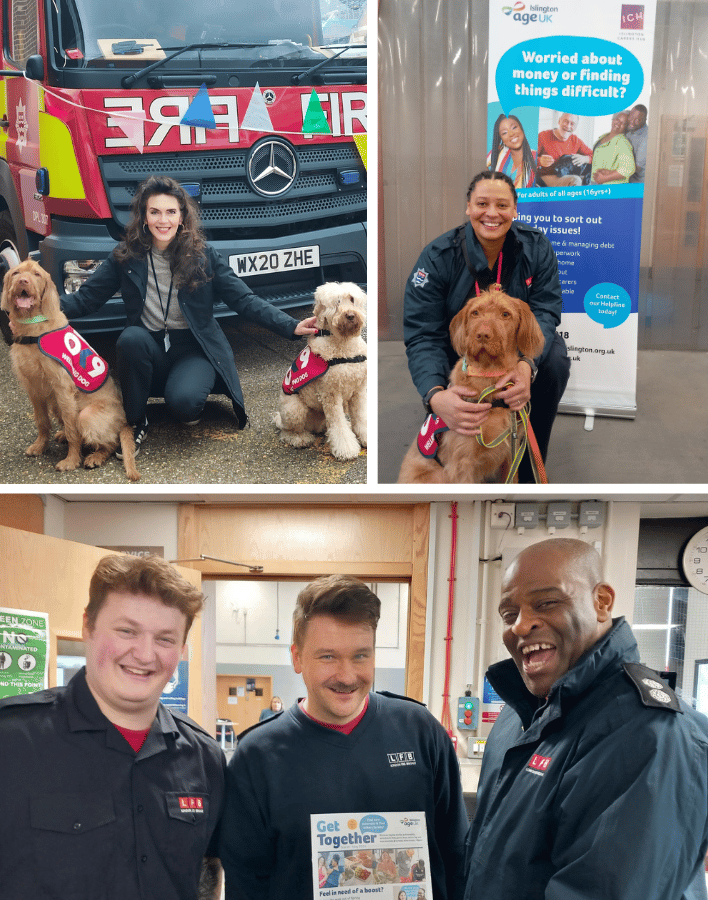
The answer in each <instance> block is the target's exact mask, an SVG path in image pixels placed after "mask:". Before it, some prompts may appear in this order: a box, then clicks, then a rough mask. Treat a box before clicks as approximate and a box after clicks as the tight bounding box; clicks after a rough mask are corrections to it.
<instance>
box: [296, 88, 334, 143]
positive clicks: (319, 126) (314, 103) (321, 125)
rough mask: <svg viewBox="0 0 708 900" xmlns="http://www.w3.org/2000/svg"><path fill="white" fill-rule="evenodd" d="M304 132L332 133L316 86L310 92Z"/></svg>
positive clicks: (303, 125)
mask: <svg viewBox="0 0 708 900" xmlns="http://www.w3.org/2000/svg"><path fill="white" fill-rule="evenodd" d="M302 133H303V134H332V129H331V128H330V127H329V125H328V123H327V116H325V114H324V110H323V109H322V104H321V103H320V100H319V97H318V96H317V94H316V92H315V90H314V88H313V91H312V93H311V94H310V102H309V103H308V104H307V112H306V113H305V121H304V122H303V123H302Z"/></svg>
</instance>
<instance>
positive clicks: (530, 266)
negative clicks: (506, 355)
mask: <svg viewBox="0 0 708 900" xmlns="http://www.w3.org/2000/svg"><path fill="white" fill-rule="evenodd" d="M516 200H517V198H516V189H515V188H514V184H513V182H512V181H511V179H510V178H509V177H508V176H507V175H504V174H503V173H502V172H490V171H483V172H480V173H479V174H478V175H476V176H475V177H474V178H473V179H472V183H471V184H470V186H469V189H468V192H467V209H466V215H467V217H468V221H467V222H466V223H465V224H464V225H461V226H459V227H458V228H455V229H453V230H452V231H448V232H446V233H445V234H443V235H441V236H440V237H439V238H437V239H436V240H434V241H433V242H432V243H430V244H428V246H427V247H426V248H425V249H424V250H423V252H422V254H421V255H420V257H419V259H418V262H417V263H416V266H415V268H414V269H413V272H412V275H411V277H410V278H409V279H408V282H407V285H406V293H405V298H404V340H405V344H406V353H407V355H408V367H409V369H410V373H411V377H412V378H413V382H414V384H415V386H416V388H417V389H418V392H419V393H420V395H421V397H422V398H423V404H424V406H425V407H426V409H427V411H428V412H432V413H434V414H435V415H437V416H439V417H440V418H441V419H442V420H443V421H444V422H445V424H446V425H447V427H448V428H449V429H451V430H452V431H455V432H457V433H458V434H462V435H467V436H473V435H478V434H480V431H481V426H482V425H483V424H484V422H485V420H486V419H487V418H488V417H489V414H490V410H491V409H492V406H491V403H489V402H484V403H475V402H474V401H475V400H476V399H477V397H478V394H477V393H476V392H475V391H472V390H470V389H469V388H466V387H464V386H463V385H454V386H449V385H448V380H449V376H450V372H451V370H452V368H453V367H454V365H455V363H456V362H457V354H456V353H455V351H454V349H453V347H452V343H451V341H450V331H449V328H450V323H451V321H452V319H453V318H454V316H455V315H456V314H457V313H458V312H460V310H461V309H462V308H463V307H464V306H465V304H466V302H467V300H468V299H469V298H470V297H474V296H475V294H477V295H479V294H480V293H481V292H483V291H485V290H487V289H489V288H490V287H491V286H492V285H496V284H499V285H501V288H502V290H503V291H504V292H505V293H506V294H508V295H510V296H512V297H516V298H518V299H520V300H521V301H523V303H525V304H527V305H528V306H529V307H530V309H531V311H532V312H533V314H534V316H535V318H536V321H537V322H538V325H539V326H540V328H541V331H542V333H543V338H544V346H543V350H542V351H541V353H540V355H538V356H537V357H536V358H535V359H531V358H521V357H520V358H519V360H518V362H517V363H516V365H515V366H513V367H512V368H511V369H509V370H508V371H504V372H501V373H499V377H498V378H496V379H495V380H494V381H493V385H494V387H496V388H497V390H496V392H495V397H494V399H498V400H503V401H504V403H506V405H507V406H508V407H509V408H510V409H512V410H521V409H522V408H523V407H524V406H525V404H526V403H527V402H528V401H529V399H530V400H531V424H532V427H533V431H534V433H535V436H536V440H537V442H538V447H539V450H540V453H541V456H542V458H543V459H544V460H545V458H546V453H547V451H548V443H549V440H550V436H551V429H552V427H553V421H554V419H555V417H556V413H557V411H558V404H559V403H560V399H561V397H562V395H563V391H564V390H565V386H566V384H567V382H568V375H569V372H570V360H569V359H568V354H567V351H566V347H565V342H564V341H563V338H562V337H561V336H560V335H559V334H558V333H557V332H556V328H557V327H558V325H559V324H560V318H561V309H562V297H561V286H560V279H559V277H558V261H557V260H556V256H555V253H554V252H553V247H552V246H551V243H550V241H549V240H548V238H547V237H546V236H545V235H544V234H543V233H542V232H541V231H539V230H538V229H537V228H532V227H530V226H529V225H526V224H524V223H523V222H516V221H514V220H515V217H516ZM519 480H520V481H522V482H532V481H533V480H534V479H533V474H532V469H531V465H530V463H529V461H528V455H527V457H526V458H524V460H523V462H522V464H521V468H520V470H519Z"/></svg>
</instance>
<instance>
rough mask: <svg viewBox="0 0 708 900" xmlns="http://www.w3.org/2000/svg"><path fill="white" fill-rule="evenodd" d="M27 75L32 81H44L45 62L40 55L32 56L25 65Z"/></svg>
mask: <svg viewBox="0 0 708 900" xmlns="http://www.w3.org/2000/svg"><path fill="white" fill-rule="evenodd" d="M25 75H26V76H27V77H28V78H31V79H32V81H42V80H43V79H44V60H43V59H42V57H41V56H40V55H39V54H35V55H34V56H30V57H29V58H28V60H27V62H26V63H25Z"/></svg>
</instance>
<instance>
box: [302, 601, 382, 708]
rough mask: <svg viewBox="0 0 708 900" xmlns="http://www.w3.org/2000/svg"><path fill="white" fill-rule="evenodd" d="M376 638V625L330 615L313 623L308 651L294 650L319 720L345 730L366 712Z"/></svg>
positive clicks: (310, 704)
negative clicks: (343, 727)
mask: <svg viewBox="0 0 708 900" xmlns="http://www.w3.org/2000/svg"><path fill="white" fill-rule="evenodd" d="M374 638H375V632H374V629H373V628H372V627H371V626H370V625H365V624H361V623H352V622H346V621H342V620H340V619H336V618H334V617H333V616H326V615H316V616H313V617H312V618H311V619H310V620H309V621H308V623H307V628H306V630H305V636H304V639H303V641H302V646H300V647H298V646H297V644H293V645H292V647H291V648H290V649H291V652H292V658H293V667H294V669H295V671H296V672H297V673H298V674H301V675H302V678H303V681H304V682H305V686H306V688H307V698H306V700H305V709H306V710H307V712H308V713H309V714H310V715H311V716H312V717H313V718H314V719H318V720H319V721H320V722H328V723H329V724H331V725H344V724H346V723H347V722H351V720H352V719H355V718H356V717H357V716H358V715H359V713H360V712H361V711H362V709H363V708H364V702H365V701H366V697H367V695H368V693H369V691H370V690H371V686H372V684H373V683H374V665H375V664H374Z"/></svg>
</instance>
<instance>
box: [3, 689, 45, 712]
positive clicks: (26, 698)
mask: <svg viewBox="0 0 708 900" xmlns="http://www.w3.org/2000/svg"><path fill="white" fill-rule="evenodd" d="M56 698H57V689H56V688H48V689H47V690H45V691H36V692H35V693H33V694H13V695H12V697H3V698H2V699H0V711H2V710H3V709H11V708H16V707H18V706H38V705H44V704H47V703H54V701H55V700H56Z"/></svg>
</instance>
